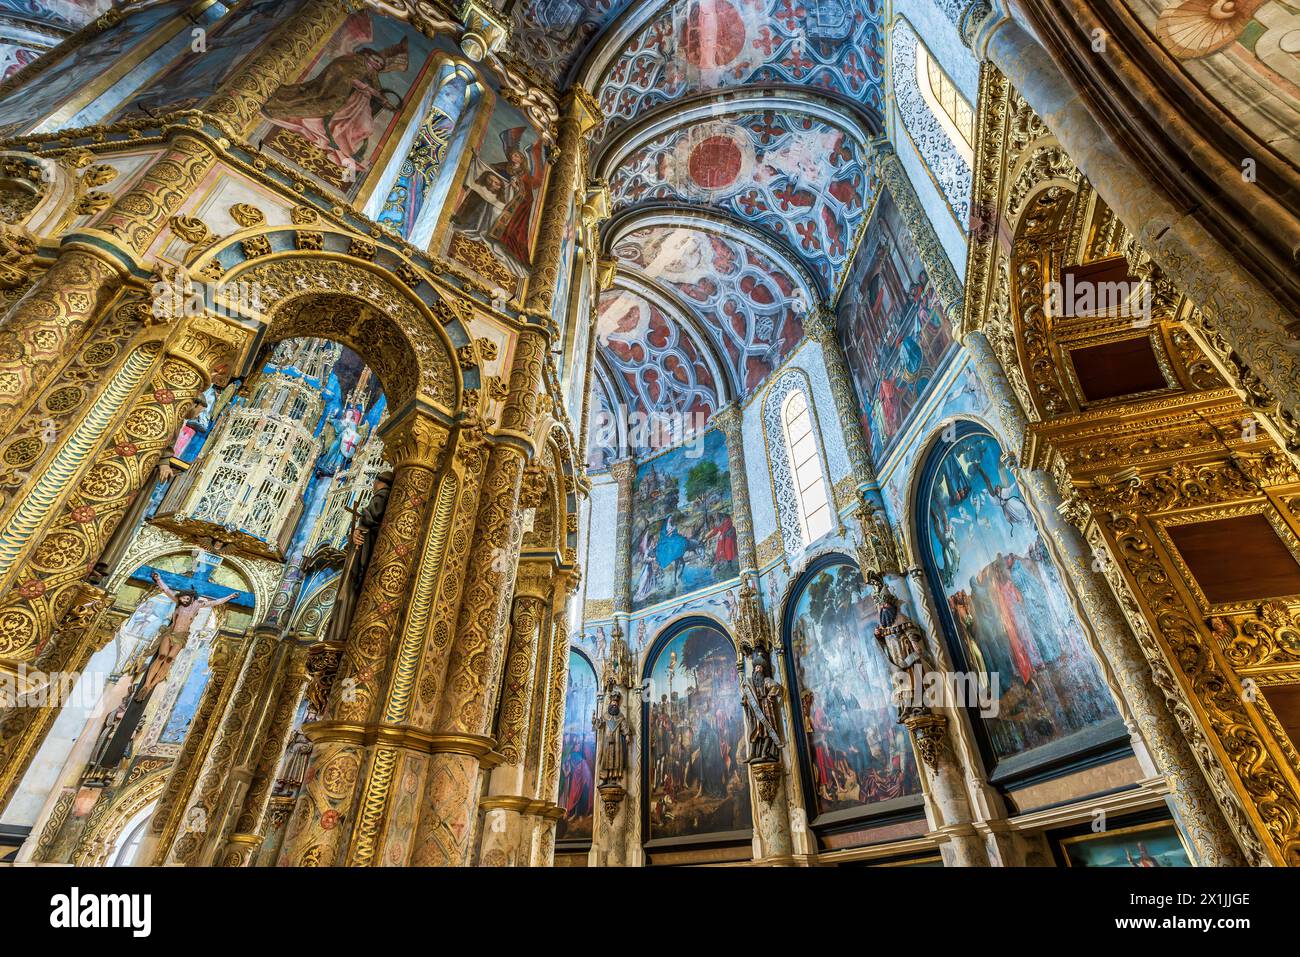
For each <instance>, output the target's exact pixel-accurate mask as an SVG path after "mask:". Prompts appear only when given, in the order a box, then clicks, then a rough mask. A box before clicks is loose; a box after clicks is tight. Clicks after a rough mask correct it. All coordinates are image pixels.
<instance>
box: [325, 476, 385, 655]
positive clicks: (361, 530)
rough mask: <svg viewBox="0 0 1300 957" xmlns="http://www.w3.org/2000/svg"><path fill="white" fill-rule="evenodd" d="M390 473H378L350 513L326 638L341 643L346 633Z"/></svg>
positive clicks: (376, 531) (371, 552)
mask: <svg viewBox="0 0 1300 957" xmlns="http://www.w3.org/2000/svg"><path fill="white" fill-rule="evenodd" d="M392 485H393V473H392V472H380V473H379V474H378V475H376V476H375V484H374V494H373V495H371V497H370V501H369V502H367V503H366V507H365V508H364V509H362V510H361V511H359V512H355V513H353V521H352V532H351V535H350V537H349V540H348V551H347V557H346V558H345V559H344V560H343V570H342V572H340V573H339V584H338V593H337V595H336V597H335V599H334V611H333V612H332V613H331V615H330V622H329V628H328V629H327V631H326V634H325V638H326V640H327V641H337V642H339V643H342V642H343V641H344V640H345V639H346V638H347V636H348V629H349V628H350V627H351V625H352V617H353V615H355V614H356V610H357V603H358V602H359V601H360V599H361V587H362V586H363V585H364V584H365V581H366V569H367V568H368V567H369V566H370V559H371V558H372V557H373V556H374V553H375V543H376V542H377V541H378V540H379V527H380V525H382V524H383V522H384V509H386V508H387V507H388V493H389V492H390V491H391V490H392Z"/></svg>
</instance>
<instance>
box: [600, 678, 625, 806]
mask: <svg viewBox="0 0 1300 957" xmlns="http://www.w3.org/2000/svg"><path fill="white" fill-rule="evenodd" d="M596 731H597V736H598V737H599V744H600V762H599V768H600V784H601V786H604V785H608V784H620V785H621V784H622V783H623V773H624V772H625V771H626V770H627V745H628V740H629V739H630V738H631V737H632V732H631V729H630V728H629V727H628V723H627V718H626V717H624V715H623V693H622V692H621V691H619V690H618V689H617V688H615V689H613V690H611V691H610V692H609V704H608V705H607V706H606V708H605V716H604V717H603V718H601V719H600V721H599V722H598V723H597V728H596Z"/></svg>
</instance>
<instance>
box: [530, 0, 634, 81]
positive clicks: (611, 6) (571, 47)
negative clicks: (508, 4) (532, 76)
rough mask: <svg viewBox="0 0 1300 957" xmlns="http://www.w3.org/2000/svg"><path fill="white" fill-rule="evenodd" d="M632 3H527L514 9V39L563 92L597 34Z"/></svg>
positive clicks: (537, 0) (584, 0)
mask: <svg viewBox="0 0 1300 957" xmlns="http://www.w3.org/2000/svg"><path fill="white" fill-rule="evenodd" d="M631 4H632V0H526V2H523V3H517V4H515V7H514V13H515V15H514V19H513V20H512V21H511V24H510V36H511V40H512V42H513V44H514V46H515V47H516V49H517V50H518V51H519V55H520V56H521V57H523V59H524V60H525V61H527V62H528V64H529V65H530V66H532V67H533V69H535V70H537V72H539V73H540V74H542V75H543V76H544V77H546V78H547V79H548V80H550V81H551V82H552V83H553V84H555V86H556V87H558V88H560V89H563V88H564V86H565V84H564V82H563V81H564V78H565V77H566V76H567V75H568V73H569V71H570V70H571V69H572V68H573V65H574V64H575V63H577V62H578V61H579V60H581V58H582V55H583V54H584V53H585V52H586V51H587V50H588V49H589V48H590V46H591V44H592V41H593V40H594V39H595V38H596V35H597V34H598V33H599V32H600V31H601V29H602V28H604V27H605V26H606V25H607V24H609V23H610V22H611V21H613V20H614V18H615V17H617V16H618V15H619V14H620V13H622V12H623V11H624V10H625V9H627V8H628V7H629V6H631Z"/></svg>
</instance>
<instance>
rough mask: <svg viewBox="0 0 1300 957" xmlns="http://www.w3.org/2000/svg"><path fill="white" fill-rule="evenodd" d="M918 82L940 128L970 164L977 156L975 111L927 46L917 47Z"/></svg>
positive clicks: (919, 44) (918, 45) (921, 44)
mask: <svg viewBox="0 0 1300 957" xmlns="http://www.w3.org/2000/svg"><path fill="white" fill-rule="evenodd" d="M916 82H917V84H918V85H919V86H920V88H921V95H922V96H923V97H925V101H926V102H927V103H928V104H929V105H930V110H931V112H933V113H934V115H935V118H936V119H938V121H939V124H940V125H941V126H943V127H944V130H945V131H946V132H947V133H948V135H949V137H950V138H951V139H952V141H953V144H954V145H955V146H956V147H957V149H958V151H960V152H961V153H962V155H963V156H965V157H966V160H967V162H970V161H971V159H972V158H973V157H974V155H975V154H974V144H975V111H974V110H972V109H971V105H970V103H968V102H967V101H966V97H964V96H962V93H961V90H959V89H957V84H955V83H953V81H952V77H950V76H948V74H947V73H946V72H945V71H944V69H943V67H941V66H940V65H939V61H938V60H936V59H935V58H934V57H932V56H931V55H930V51H929V50H928V49H927V48H926V46H925V44H924V43H918V44H917V45H916Z"/></svg>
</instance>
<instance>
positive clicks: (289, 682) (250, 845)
mask: <svg viewBox="0 0 1300 957" xmlns="http://www.w3.org/2000/svg"><path fill="white" fill-rule="evenodd" d="M285 643H286V644H288V643H287V642H285ZM283 650H284V653H285V655H286V657H287V661H286V663H285V667H284V669H283V676H284V677H283V681H282V682H281V683H280V684H279V687H278V688H277V689H276V693H275V695H274V696H273V697H272V698H271V700H273V701H274V706H273V707H272V709H271V711H270V719H269V721H267V722H266V723H265V724H264V725H263V727H262V728H261V730H260V733H259V734H258V735H257V736H256V737H255V738H254V739H253V741H252V742H250V748H249V754H250V755H251V756H252V759H253V761H254V762H255V763H254V764H253V767H252V778H251V781H250V782H249V785H248V792H247V794H245V795H244V799H243V805H242V807H241V809H240V811H239V814H238V816H237V817H236V818H235V832H234V833H233V834H231V835H230V836H229V837H228V838H226V840H225V847H224V848H222V850H221V851H220V852H219V853H218V854H217V855H216V856H215V858H214V859H213V861H214V863H216V864H218V865H219V866H221V867H247V866H249V865H250V864H251V863H252V862H253V860H254V859H255V858H256V856H257V854H258V851H259V850H260V849H261V846H262V842H263V840H264V839H265V837H266V831H267V820H266V818H267V810H268V808H269V807H270V803H271V791H272V789H273V788H274V787H275V776H276V773H277V772H278V771H279V769H280V763H281V760H282V759H283V758H284V752H285V748H286V747H287V746H288V743H289V736H290V734H291V732H292V731H293V720H294V715H295V714H296V713H297V711H298V704H299V702H300V701H302V695H303V690H304V688H305V687H306V684H307V646H306V645H297V644H288V646H287V647H286V648H284V649H283Z"/></svg>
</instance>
